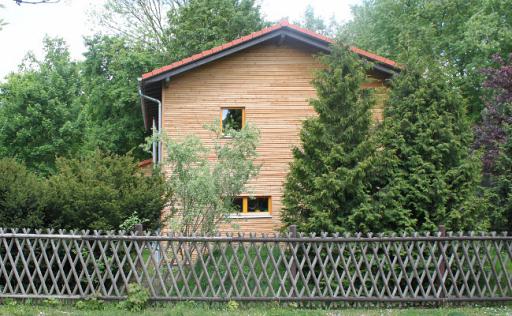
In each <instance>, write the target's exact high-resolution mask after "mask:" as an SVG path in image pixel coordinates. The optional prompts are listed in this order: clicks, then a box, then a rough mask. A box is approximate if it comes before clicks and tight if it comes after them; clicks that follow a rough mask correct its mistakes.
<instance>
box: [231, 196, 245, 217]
mask: <svg viewBox="0 0 512 316" xmlns="http://www.w3.org/2000/svg"><path fill="white" fill-rule="evenodd" d="M233 206H234V209H235V211H236V212H239V213H242V211H243V209H244V199H243V198H241V197H239V198H235V199H233Z"/></svg>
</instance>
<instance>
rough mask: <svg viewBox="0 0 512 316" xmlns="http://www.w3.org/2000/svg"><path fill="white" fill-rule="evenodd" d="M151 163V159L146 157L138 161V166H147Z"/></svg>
mask: <svg viewBox="0 0 512 316" xmlns="http://www.w3.org/2000/svg"><path fill="white" fill-rule="evenodd" d="M152 163H153V159H151V158H150V159H146V160H142V161H139V164H138V165H139V168H143V167H145V166H149V165H151V164H152Z"/></svg>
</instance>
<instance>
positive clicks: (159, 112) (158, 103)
mask: <svg viewBox="0 0 512 316" xmlns="http://www.w3.org/2000/svg"><path fill="white" fill-rule="evenodd" d="M137 80H138V82H139V86H138V88H139V89H138V90H139V96H140V97H141V98H142V99H146V100H148V101H151V102H155V103H156V104H157V105H158V135H159V136H160V133H161V131H162V101H160V100H158V99H156V98H152V97H150V96H148V95H145V94H143V93H142V80H141V78H138V79H137ZM154 122H155V121H154V120H153V127H154V126H155V123H154ZM154 133H155V132H154V128H153V136H155V135H154ZM161 144H162V143H161V141H160V140H159V141H158V144H157V147H158V154H157V155H156V157H155V144H153V163H155V166H156V164H159V163H160V161H162V159H161V157H162V146H161Z"/></svg>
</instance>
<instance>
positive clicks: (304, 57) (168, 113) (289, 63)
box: [162, 44, 383, 233]
mask: <svg viewBox="0 0 512 316" xmlns="http://www.w3.org/2000/svg"><path fill="white" fill-rule="evenodd" d="M320 67H321V66H320V64H319V63H318V61H317V60H316V59H315V58H314V57H313V55H312V54H311V53H310V52H308V51H306V50H301V49H297V48H293V47H290V46H286V45H282V46H277V45H274V44H265V45H259V46H257V47H253V48H250V49H247V50H244V51H242V52H240V53H237V54H235V55H233V56H230V57H227V58H224V59H221V60H218V61H216V62H213V63H211V64H208V65H205V66H203V67H199V68H197V69H194V70H192V71H189V72H187V73H185V74H183V75H180V76H177V77H174V78H173V79H171V81H170V82H169V83H167V84H166V85H164V87H163V93H162V96H163V129H164V130H165V132H166V133H167V134H168V135H169V136H170V137H171V138H174V139H181V138H183V137H184V136H186V135H190V134H194V135H196V136H198V137H199V138H201V140H202V141H203V142H204V143H205V144H207V145H211V134H210V132H208V131H206V130H205V129H204V128H203V126H204V125H205V124H208V123H212V122H214V121H216V122H217V123H219V115H220V111H221V108H227V107H244V108H245V118H246V123H247V124H251V125H255V126H256V127H258V128H259V130H260V133H261V140H260V144H259V146H258V153H259V157H258V158H257V159H256V160H257V163H260V164H261V170H260V174H259V175H258V177H256V178H255V179H252V180H251V181H250V182H249V184H248V187H249V188H250V190H249V192H250V194H251V195H254V196H271V197H272V216H271V217H266V218H250V219H235V220H233V221H231V223H229V224H226V225H223V226H222V227H221V230H222V231H244V232H257V233H262V232H273V231H275V230H277V229H279V227H280V226H281V222H280V214H281V206H282V202H281V200H282V194H283V183H284V181H285V178H286V175H287V173H288V170H289V164H290V162H291V161H292V154H291V149H292V148H293V146H296V145H299V132H300V128H301V125H302V122H303V121H304V120H305V119H306V118H308V117H310V116H312V115H315V111H314V109H313V108H312V107H311V106H310V105H309V100H310V99H312V98H314V97H315V89H314V87H313V86H312V84H311V81H312V80H313V78H314V73H315V70H317V69H319V68H320ZM370 85H371V87H370V86H369V87H368V88H372V89H376V90H378V89H381V88H382V87H383V85H382V81H381V80H379V79H375V80H373V81H372V83H371V84H370ZM376 111H377V112H374V117H376V119H377V120H378V119H379V117H380V116H379V115H380V114H378V112H381V109H380V108H379V107H377V108H376Z"/></svg>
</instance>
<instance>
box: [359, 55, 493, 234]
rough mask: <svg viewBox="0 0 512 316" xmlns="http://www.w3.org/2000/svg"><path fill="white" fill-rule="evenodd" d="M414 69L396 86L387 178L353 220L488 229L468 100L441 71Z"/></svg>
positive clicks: (382, 166) (385, 139)
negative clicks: (480, 195) (473, 145)
mask: <svg viewBox="0 0 512 316" xmlns="http://www.w3.org/2000/svg"><path fill="white" fill-rule="evenodd" d="M413 64H414V63H411V65H412V66H411V67H410V68H412V69H407V70H404V71H403V72H402V74H400V75H399V76H397V77H396V78H395V79H394V80H393V88H392V91H391V94H390V98H389V100H388V102H387V104H386V108H385V112H384V122H383V125H382V126H381V131H380V133H379V136H380V140H379V141H380V142H381V144H380V148H382V150H381V152H380V153H379V155H378V156H379V158H378V159H377V161H376V164H374V165H373V168H374V169H375V172H374V173H373V175H374V176H375V175H376V176H380V177H381V179H380V181H375V182H374V183H373V185H372V186H373V187H374V194H372V201H371V203H370V205H371V207H370V208H368V209H366V210H363V211H362V212H360V213H359V214H356V216H354V218H353V220H354V221H355V222H359V223H365V222H368V221H367V219H366V217H367V216H368V215H369V216H370V218H372V219H375V217H376V216H377V218H378V219H379V222H380V223H379V225H378V226H377V227H374V228H373V229H377V230H378V229H379V228H380V230H394V231H403V230H430V231H432V230H435V229H437V225H439V224H444V225H446V226H447V228H448V229H451V230H459V229H474V228H483V227H485V225H486V224H487V222H486V220H485V217H483V216H481V215H482V214H480V213H479V210H481V209H483V207H482V206H481V205H479V204H480V203H477V201H478V200H479V197H478V190H479V181H480V167H481V164H480V162H479V158H478V155H475V154H473V153H472V152H471V143H472V138H473V136H472V133H471V128H470V124H469V122H468V119H467V115H466V112H465V111H466V104H465V101H464V99H463V98H462V97H461V95H460V93H459V90H458V89H456V88H454V87H453V86H452V85H451V84H450V81H449V80H448V79H447V77H446V76H445V75H443V74H442V71H441V70H440V69H435V68H432V67H431V68H429V69H427V70H424V69H423V70H420V68H418V69H414V65H413ZM379 173H380V175H379ZM383 175H384V176H385V177H382V176H383ZM376 183H378V185H379V187H375V184H376ZM365 211H366V212H367V213H365Z"/></svg>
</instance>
